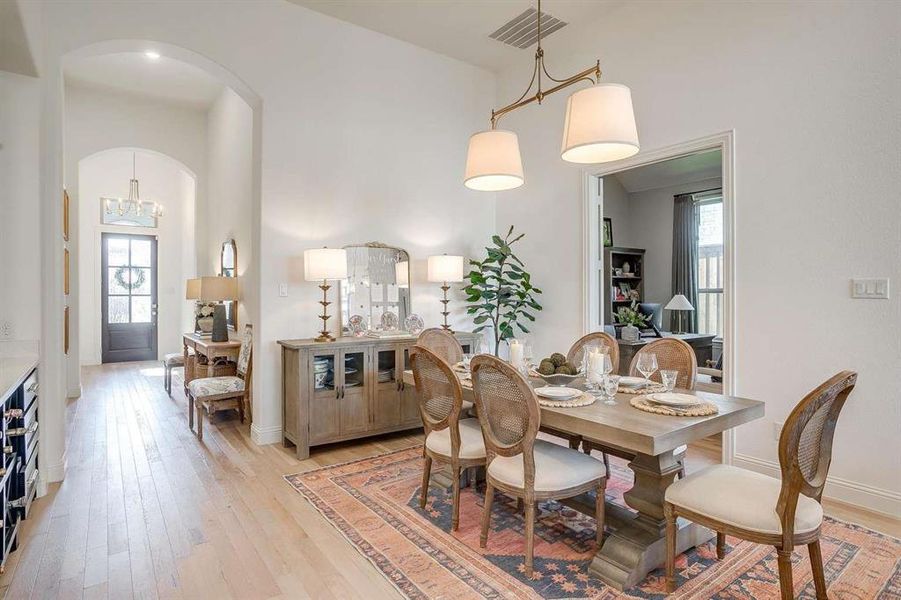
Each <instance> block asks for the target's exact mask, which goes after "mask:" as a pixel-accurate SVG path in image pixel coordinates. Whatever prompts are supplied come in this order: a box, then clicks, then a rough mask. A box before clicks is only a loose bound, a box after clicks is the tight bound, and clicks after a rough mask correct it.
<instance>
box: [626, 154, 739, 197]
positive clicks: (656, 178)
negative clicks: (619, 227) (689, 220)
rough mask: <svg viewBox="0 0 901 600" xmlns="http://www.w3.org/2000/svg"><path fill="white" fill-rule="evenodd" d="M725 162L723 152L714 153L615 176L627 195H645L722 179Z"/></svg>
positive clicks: (680, 158) (678, 159) (635, 169)
mask: <svg viewBox="0 0 901 600" xmlns="http://www.w3.org/2000/svg"><path fill="white" fill-rule="evenodd" d="M722 163H723V156H722V152H721V151H719V150H711V151H709V152H701V153H698V154H689V155H688V156H680V157H679V158H673V159H671V160H665V161H663V162H659V163H654V164H652V165H647V166H644V167H636V168H634V169H629V170H628V171H622V172H620V173H617V174H616V175H614V176H615V177H616V179H617V180H619V183H620V185H622V186H623V187H624V188H625V189H626V191H627V192H629V193H632V192H643V191H645V190H655V189H658V188H663V187H672V186H677V185H682V184H683V183H693V182H695V181H703V180H704V179H712V178H713V177H722V175H723V167H722Z"/></svg>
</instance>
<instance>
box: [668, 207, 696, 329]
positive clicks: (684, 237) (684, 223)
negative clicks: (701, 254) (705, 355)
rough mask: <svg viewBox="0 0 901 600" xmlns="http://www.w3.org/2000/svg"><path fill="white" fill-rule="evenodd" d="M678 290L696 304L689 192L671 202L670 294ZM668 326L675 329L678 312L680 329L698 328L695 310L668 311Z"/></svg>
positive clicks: (693, 220)
mask: <svg viewBox="0 0 901 600" xmlns="http://www.w3.org/2000/svg"><path fill="white" fill-rule="evenodd" d="M676 294H682V295H683V296H685V297H686V298H688V301H689V302H691V305H692V306H694V307H695V309H697V308H698V218H697V206H696V204H695V201H694V196H693V194H679V195H678V196H675V197H674V203H673V295H674V296H675V295H676ZM670 312H671V314H670V328H671V329H670V330H671V331H679V329H678V328H677V326H676V324H677V323H678V319H679V317H678V314H677V313H679V312H681V314H682V323H683V325H684V329H682V331H685V332H688V333H696V332H697V331H698V312H697V310H693V311H670Z"/></svg>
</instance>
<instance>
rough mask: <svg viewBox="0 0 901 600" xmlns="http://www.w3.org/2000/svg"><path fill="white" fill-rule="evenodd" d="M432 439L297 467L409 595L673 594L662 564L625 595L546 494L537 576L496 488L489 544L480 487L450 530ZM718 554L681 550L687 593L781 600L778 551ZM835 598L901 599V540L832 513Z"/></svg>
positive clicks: (807, 579) (571, 514) (828, 553)
mask: <svg viewBox="0 0 901 600" xmlns="http://www.w3.org/2000/svg"><path fill="white" fill-rule="evenodd" d="M611 471H613V473H612V477H611V480H610V481H609V482H608V485H607V496H608V501H612V502H615V503H617V504H620V505H622V506H625V504H624V503H623V500H622V493H623V492H624V491H626V490H627V489H629V488H630V487H631V486H632V480H631V471H629V470H628V469H627V468H625V467H622V466H618V465H611ZM421 478H422V450H421V447H416V448H409V449H405V450H399V451H397V452H392V453H389V454H385V455H382V456H377V457H373V458H368V459H363V460H359V461H355V462H351V463H347V464H343V465H337V466H332V467H325V468H322V469H317V470H315V471H310V472H307V473H301V474H297V475H289V476H287V477H286V478H285V479H286V480H287V481H288V482H289V483H290V484H291V485H292V486H293V487H294V488H295V489H296V490H297V491H298V492H300V493H301V494H303V495H304V496H305V497H306V498H307V499H308V500H309V501H310V502H311V503H312V504H313V505H314V506H315V507H316V508H317V509H318V510H319V512H320V513H322V515H323V516H325V518H326V519H328V521H329V522H330V523H331V524H332V525H334V526H335V527H336V528H337V529H338V530H339V531H340V532H341V533H342V534H343V535H344V537H345V538H347V539H348V540H349V541H350V543H352V544H353V545H354V546H355V547H356V548H357V549H358V550H359V551H360V552H361V553H362V554H363V555H364V556H365V557H366V558H368V559H369V560H370V561H371V562H372V564H373V565H375V566H376V568H377V569H379V570H380V571H381V572H382V573H383V574H384V575H385V577H387V578H388V579H389V580H390V581H391V582H392V583H393V584H394V585H395V587H397V589H398V590H400V592H401V593H402V594H403V595H404V596H405V597H407V598H455V599H458V598H597V599H604V600H607V599H613V598H617V599H618V598H663V597H665V596H666V594H665V593H664V591H663V590H664V587H663V571H662V569H658V570H657V571H654V572H652V573H651V574H650V575H649V576H648V577H647V578H646V579H645V580H644V581H643V582H642V583H641V584H639V585H638V586H636V587H634V588H632V589H630V590H627V592H625V593H623V592H619V591H616V590H614V589H612V588H610V587H608V586H606V585H605V584H604V583H603V582H601V581H599V580H597V579H596V578H594V577H593V576H591V575H590V574H589V573H588V565H589V562H590V560H591V556H592V555H593V554H594V552H595V543H594V535H595V521H594V519H592V518H590V517H587V516H584V515H582V514H581V513H579V512H577V511H575V510H572V509H569V508H566V507H564V506H562V505H560V504H559V503H557V502H553V501H550V502H545V503H542V504H541V506H540V514H539V515H538V522H537V523H536V527H535V535H536V539H535V568H534V573H533V577H532V579H526V577H525V575H524V573H523V570H524V565H523V557H522V553H523V551H524V547H525V544H524V537H523V518H522V514H521V513H520V512H518V511H517V510H516V502H515V500H512V499H509V498H507V497H506V496H504V495H503V494H497V495H496V496H495V500H494V511H493V515H494V516H493V519H492V523H491V532H490V533H489V535H488V548H487V549H485V550H482V549H480V548H479V519H480V515H481V511H482V505H483V504H482V503H483V500H484V490H483V489H482V488H481V487H476V488H475V489H473V488H472V487H467V488H464V489H463V491H462V493H461V497H460V528H459V530H458V531H457V532H454V533H451V532H450V522H451V498H450V493H449V490H444V489H441V488H440V487H439V486H437V485H434V484H433V485H432V486H431V488H430V490H429V498H428V503H427V504H426V507H425V510H421V509H420V508H419V489H420V481H421ZM728 544H729V546H728V552H727V555H726V558H725V559H724V560H722V561H717V560H716V551H715V548H714V547H713V544H705V545H703V546H699V547H697V548H695V549H693V550H692V551H690V552H688V553H686V554H684V555H681V556H680V557H679V558H678V559H677V563H676V567H677V569H678V572H679V583H680V586H681V587H680V588H679V590H678V592H677V594H676V595H675V596H674V597H679V598H694V599H698V600H700V599H702V598H703V599H705V600H706V599H707V598H736V599H738V598H749V599H760V598H777V597H778V596H779V583H778V577H777V573H778V570H777V564H776V553H775V551H773V550H772V549H771V548H768V547H765V546H760V545H757V544H751V543H747V542H742V541H741V540H738V539H734V538H729V539H728ZM821 544H822V551H823V561H824V565H825V569H826V579H827V584H828V586H829V597H830V598H855V599H864V598H879V599H888V598H901V540H897V539H894V538H892V537H889V536H885V535H882V534H880V533H877V532H875V531H871V530H869V529H866V528H864V527H860V526H858V525H852V524H850V523H844V522H842V521H836V520H834V519H828V518H827V520H826V522H825V524H824V526H823V537H822V540H821ZM793 560H794V563H795V565H794V584H795V596H796V597H797V598H805V599H806V598H815V597H816V594H815V593H814V586H813V581H812V580H811V573H810V563H809V561H808V556H807V550H806V548H801V549H800V551H799V552H796V554H795V556H794V558H793Z"/></svg>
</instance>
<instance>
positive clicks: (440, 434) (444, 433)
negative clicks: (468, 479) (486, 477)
mask: <svg viewBox="0 0 901 600" xmlns="http://www.w3.org/2000/svg"><path fill="white" fill-rule="evenodd" d="M458 423H459V426H460V458H463V459H472V458H481V459H483V460H484V459H485V441H484V440H483V439H482V428H481V426H480V425H479V420H478V419H460V421H459V422H458ZM425 447H426V448H428V449H429V451H430V452H432V453H434V454H440V455H441V456H446V457H448V460H449V459H450V457H451V456H452V453H451V429H450V427H446V428H444V429H439V430H436V431H433V432H431V433H430V434H429V435H428V437H427V438H426V439H425Z"/></svg>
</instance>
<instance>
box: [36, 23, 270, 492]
mask: <svg viewBox="0 0 901 600" xmlns="http://www.w3.org/2000/svg"><path fill="white" fill-rule="evenodd" d="M148 48H153V49H154V50H156V51H157V52H160V53H161V54H163V55H165V56H169V57H171V58H173V59H176V60H180V61H183V62H185V63H187V64H190V65H192V66H194V67H196V68H199V69H201V70H203V71H205V72H206V73H208V74H210V75H212V76H214V77H216V78H218V79H219V80H220V81H221V82H222V84H223V85H224V86H225V87H226V89H227V90H228V91H230V92H231V93H232V95H233V96H234V97H236V98H240V99H241V101H242V102H243V103H246V106H247V108H248V111H249V113H250V115H251V116H250V121H251V125H250V127H249V136H248V138H249V139H248V146H249V148H248V149H247V155H248V157H249V158H248V160H249V171H248V172H249V175H248V177H247V180H248V191H247V194H246V197H247V199H248V201H249V205H250V207H249V210H248V215H249V216H248V220H249V224H248V225H249V227H248V231H249V233H248V242H247V243H246V244H245V246H244V247H243V248H241V254H239V256H242V257H243V259H244V261H245V262H246V267H245V271H244V273H243V277H242V278H241V279H242V281H241V285H240V288H241V307H242V312H244V313H245V314H246V317H245V318H244V319H243V322H244V323H254V324H255V325H257V324H258V323H259V321H260V318H259V292H258V288H259V271H260V267H259V260H260V258H259V257H260V249H259V244H260V242H259V239H260V187H261V186H260V178H261V169H260V157H261V142H260V140H261V123H262V101H261V99H260V97H259V96H258V95H257V94H256V93H255V92H253V91H252V90H251V89H250V88H249V87H248V86H247V85H246V84H245V83H244V82H243V81H241V80H240V78H238V77H237V76H235V75H234V74H233V73H231V72H230V71H229V70H227V69H225V68H223V67H222V66H221V65H219V64H217V63H216V62H214V61H212V60H210V59H208V58H207V57H205V56H203V55H201V54H199V53H196V52H193V51H191V50H189V49H187V48H183V47H180V46H176V45H172V44H166V43H160V42H155V41H150V40H138V39H133V40H107V41H101V42H97V43H92V44H88V45H85V46H82V47H80V48H77V49H75V50H71V51H68V52H65V51H62V52H60V54H58V55H56V56H53V54H52V52H50V53H48V57H47V60H46V64H45V69H46V70H45V73H46V75H45V77H44V81H43V89H44V91H45V94H46V95H45V102H44V106H43V109H42V112H43V114H44V115H45V119H46V127H45V128H44V130H43V134H42V136H43V138H44V142H43V144H44V152H43V155H42V167H41V179H42V184H41V185H42V188H41V194H42V196H43V197H44V198H46V199H47V200H46V202H44V203H43V207H42V212H41V216H40V221H41V269H42V272H43V273H44V277H43V290H42V291H43V293H42V300H41V315H42V316H41V348H42V353H41V372H42V379H43V381H42V389H43V390H44V391H45V393H44V394H42V396H41V402H42V405H41V413H42V429H44V430H45V431H46V435H44V436H42V437H41V439H40V443H41V454H42V457H46V458H45V459H44V460H45V464H46V465H47V468H46V471H45V475H46V477H45V478H42V481H41V484H40V485H39V493H41V494H43V493H45V492H46V484H47V483H49V482H53V481H60V480H62V479H63V477H64V473H65V462H66V460H65V456H66V454H65V451H66V441H65V401H64V398H65V397H66V396H69V397H75V396H77V395H78V394H79V391H80V372H79V367H80V362H81V361H80V358H79V354H80V353H79V351H78V344H77V343H74V344H71V345H70V348H69V352H68V353H66V352H65V351H64V347H63V346H64V344H63V341H64V337H65V334H64V327H63V325H64V319H63V314H64V309H66V308H67V307H68V308H69V310H70V311H72V310H73V309H74V310H75V311H77V308H78V291H77V284H74V285H73V286H72V287H75V288H76V289H70V294H69V295H68V296H67V295H65V294H64V289H63V271H64V264H63V262H64V261H63V259H62V257H63V254H64V250H69V251H70V254H71V255H72V256H71V258H72V259H74V261H73V265H72V266H73V267H74V269H73V272H70V278H71V280H72V282H73V283H74V282H75V281H77V280H78V275H77V268H78V258H79V257H78V251H77V245H78V244H77V241H76V240H75V239H72V237H70V240H68V241H66V240H63V239H62V237H61V236H60V235H59V232H60V230H61V228H62V224H63V223H62V222H63V210H62V204H61V203H59V202H51V201H50V198H51V197H55V198H58V197H59V194H60V189H61V188H68V189H70V190H73V191H74V193H75V194H77V193H78V192H77V188H78V170H79V169H78V166H77V165H78V164H79V162H80V161H81V159H83V158H86V157H88V156H90V153H89V152H82V153H80V154H68V153H67V151H68V148H67V144H68V142H69V140H68V139H65V133H64V132H65V130H66V127H65V125H66V123H65V120H66V114H65V76H64V72H65V67H66V65H67V64H69V63H70V61H73V60H77V59H78V58H81V57H89V56H99V55H103V54H108V53H116V52H141V53H143V52H144V51H146V50H147V49H148ZM112 146H117V147H118V146H123V147H124V146H138V147H142V148H144V149H145V150H154V149H155V148H153V147H148V146H147V145H146V144H140V143H133V142H117V143H111V144H107V145H106V146H101V147H100V148H98V149H110V147H112ZM165 154H168V155H170V158H171V156H172V155H176V154H177V152H166V153H165ZM73 165H74V166H73ZM182 166H184V167H185V169H186V170H187V171H188V172H192V174H193V175H194V178H193V181H194V184H195V192H196V197H197V198H199V197H201V196H202V195H203V193H204V181H203V173H202V171H203V165H201V166H200V167H199V168H198V166H197V165H194V164H187V163H185V164H183V165H182ZM126 183H127V181H126ZM73 208H74V210H72V212H71V213H70V228H72V229H73V230H74V224H75V221H74V220H75V219H77V218H78V214H79V213H78V207H77V205H76V206H75V207H73ZM218 243H219V241H218V240H217V245H218ZM208 253H209V254H210V255H212V254H213V252H212V251H209V252H208ZM202 274H208V275H212V274H214V273H212V272H209V271H207V272H205V273H202ZM175 293H176V296H178V295H179V294H181V296H180V297H181V298H184V282H183V281H182V283H181V285H180V286H178V289H177V290H175ZM182 302H184V301H183V300H182ZM185 304H187V303H185ZM78 322H79V319H78V317H77V316H75V315H70V331H69V333H70V334H73V333H74V334H75V335H76V336H77V331H78V326H77V323H78ZM257 326H258V325H257ZM257 331H259V329H257ZM179 340H180V336H177V337H176V343H179ZM70 342H75V340H72V339H70ZM160 347H161V348H163V347H165V346H162V345H161V346H160ZM258 372H259V370H255V373H254V375H255V379H256V378H257V377H259V375H258ZM258 387H259V386H258V385H257V384H256V383H255V384H254V388H258ZM253 420H254V421H256V419H255V418H254V419H253Z"/></svg>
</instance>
